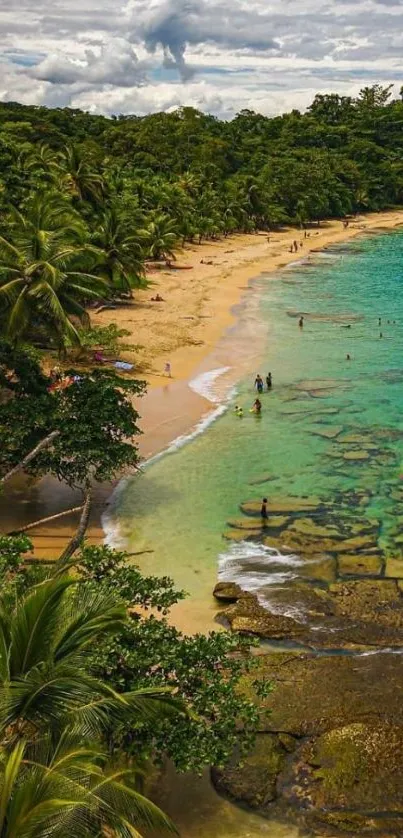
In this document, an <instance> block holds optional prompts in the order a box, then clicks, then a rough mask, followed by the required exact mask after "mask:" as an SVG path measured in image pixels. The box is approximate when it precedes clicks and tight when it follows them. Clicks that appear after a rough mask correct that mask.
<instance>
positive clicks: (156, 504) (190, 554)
mask: <svg viewBox="0 0 403 838" xmlns="http://www.w3.org/2000/svg"><path fill="white" fill-rule="evenodd" d="M260 289H261V317H262V318H263V319H264V320H265V321H266V322H267V323H268V327H269V328H268V338H267V348H266V352H265V354H264V357H263V358H262V360H261V365H260V370H256V371H255V370H254V371H253V373H252V372H251V375H250V376H248V378H247V379H244V380H242V381H241V382H240V383H239V385H238V392H237V395H236V396H235V397H234V402H233V404H235V402H236V403H238V404H241V405H242V406H243V407H244V417H243V419H238V417H237V416H235V415H234V411H233V405H230V407H229V409H228V411H227V412H226V413H224V415H222V416H221V417H220V418H218V420H217V421H216V422H215V423H214V424H212V425H211V426H210V427H209V429H208V430H207V432H206V433H204V434H202V435H200V436H198V437H196V438H195V439H193V441H192V442H191V443H190V444H189V445H187V446H184V447H182V448H180V449H179V450H178V451H175V449H174V452H173V453H170V454H169V455H167V456H165V457H162V458H161V459H159V460H158V461H157V462H155V463H154V464H153V465H151V466H150V467H149V468H147V469H146V471H145V474H144V475H143V476H141V477H140V479H134V480H133V481H131V482H130V483H129V484H128V485H127V486H126V489H125V491H124V492H123V493H122V495H121V497H120V500H119V508H118V517H119V521H120V523H121V525H122V527H123V530H124V532H125V534H126V536H127V538H128V540H129V543H130V544H131V546H133V547H134V545H135V547H134V549H136V550H141V549H145V550H152V551H153V552H151V553H149V554H146V555H144V557H142V559H141V566H142V567H143V568H144V570H146V571H147V572H158V573H164V574H165V573H166V574H170V575H172V576H173V577H174V579H175V581H176V583H177V584H178V585H179V586H181V587H184V588H185V589H186V590H187V591H188V592H189V593H190V594H191V596H192V601H191V603H190V604H188V606H186V607H188V608H190V612H191V613H192V615H193V618H194V620H195V621H196V622H197V617H198V615H199V614H200V619H201V622H202V621H203V620H204V619H205V618H206V610H205V609H206V602H208V607H209V609H210V610H211V617H213V614H214V603H213V602H212V601H211V590H212V588H213V586H214V583H215V581H216V578H217V568H218V565H219V564H220V567H221V573H222V574H225V568H226V562H227V558H226V557H227V554H228V562H229V563H230V564H232V565H234V558H235V560H237V559H238V558H239V555H237V553H238V554H239V550H240V549H241V550H242V546H241V548H239V546H237V547H236V548H232V550H231V549H229V546H228V542H226V541H225V540H223V538H222V534H223V531H224V530H225V528H226V522H227V521H228V520H230V519H234V518H239V517H240V513H239V504H240V503H241V502H242V501H245V500H248V499H259V498H261V497H262V495H263V494H266V493H267V494H268V495H269V496H276V495H277V496H285V495H290V494H291V495H314V496H318V495H320V496H323V497H326V498H331V497H332V496H333V495H334V493H335V492H336V491H338V490H345V489H349V488H350V489H351V488H357V487H365V488H367V489H368V488H369V489H371V491H372V492H373V498H372V501H371V503H372V513H373V515H376V516H378V517H379V516H380V517H381V518H382V521H383V524H384V531H385V537H386V536H387V532H388V527H389V525H390V524H391V522H392V521H393V515H394V513H395V509H394V506H393V502H391V500H390V497H389V492H390V489H391V486H392V488H393V484H394V483H396V485H398V484H399V479H400V477H401V475H402V473H403V466H402V461H403V444H402V440H397V441H396V440H392V441H391V440H386V441H385V445H384V447H383V458H384V459H385V462H384V463H382V464H380V463H379V462H377V461H374V460H373V459H372V457H371V458H370V459H369V460H368V461H367V462H364V463H352V462H344V461H343V460H341V461H340V459H334V458H333V457H332V456H331V454H332V452H334V451H335V449H336V445H337V444H336V442H335V441H332V440H329V439H324V438H322V437H321V436H317V435H316V431H317V430H318V429H322V430H323V429H324V428H328V427H333V426H334V427H337V428H340V427H343V428H344V429H345V430H346V431H348V432H350V431H351V432H353V433H358V434H359V433H360V430H361V429H362V428H367V429H368V428H371V429H373V428H377V429H379V428H383V429H385V428H394V429H402V428H403V410H402V409H403V354H402V350H403V233H402V232H394V233H391V234H388V235H381V236H372V237H361V238H360V239H358V240H355V241H353V242H352V243H349V244H347V245H343V246H336V247H334V248H332V249H328V250H327V251H325V252H324V253H323V254H313V255H312V257H311V261H310V263H309V264H301V265H299V266H297V267H294V268H289V269H286V270H284V271H282V272H281V273H280V274H279V275H278V278H277V279H276V280H274V281H273V277H272V276H271V275H270V276H268V277H267V279H265V277H264V276H263V277H262V278H261V282H260ZM300 312H305V315H306V317H305V325H304V328H303V329H300V328H299V326H298V317H297V316H296V315H297V314H299V313H300ZM378 318H381V319H382V325H381V326H379V325H378ZM388 321H390V323H388ZM393 321H395V322H393ZM349 325H351V328H345V327H346V326H349ZM380 333H382V335H383V337H382V338H381V337H380ZM238 349H239V348H238ZM347 354H349V355H350V356H351V361H347V360H346V356H347ZM258 371H259V372H260V373H261V375H262V376H265V375H266V373H267V372H268V371H271V372H272V374H273V382H274V387H273V390H272V391H271V392H269V393H264V394H263V397H262V402H263V410H262V414H261V416H260V417H256V416H255V415H253V414H251V413H250V412H249V409H250V407H251V406H252V403H253V401H254V398H255V395H256V394H255V392H254V389H253V381H254V376H255V372H258ZM301 388H303V389H301ZM320 388H327V389H320ZM336 411H337V412H336ZM265 476H267V477H270V481H269V482H267V483H262V484H256V482H255V481H256V480H259V479H260V478H262V479H263V478H264V477H265ZM402 485H403V484H402ZM245 549H246V551H248V549H250V545H249V546H248V548H246V547H245ZM234 550H235V553H234ZM240 558H241V560H242V556H241V557H240ZM263 558H264V557H263ZM267 558H269V557H266V559H267ZM235 564H236V561H235ZM238 564H239V562H238ZM241 564H242V561H241ZM267 564H268V567H267V571H268V575H269V574H270V567H269V565H270V561H267ZM282 570H283V572H284V573H285V575H286V576H287V575H288V574H289V573H292V568H289V567H288V565H286V566H285V567H284V568H283V569H282V568H281V567H280V568H278V569H277V572H281V571H282Z"/></svg>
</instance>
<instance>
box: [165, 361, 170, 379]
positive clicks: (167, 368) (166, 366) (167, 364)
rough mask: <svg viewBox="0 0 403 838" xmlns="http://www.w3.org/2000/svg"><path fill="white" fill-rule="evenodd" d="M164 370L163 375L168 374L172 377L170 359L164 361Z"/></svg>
mask: <svg viewBox="0 0 403 838" xmlns="http://www.w3.org/2000/svg"><path fill="white" fill-rule="evenodd" d="M164 372H165V375H167V376H168V378H172V370H171V364H170V361H167V362H166V364H165V367H164Z"/></svg>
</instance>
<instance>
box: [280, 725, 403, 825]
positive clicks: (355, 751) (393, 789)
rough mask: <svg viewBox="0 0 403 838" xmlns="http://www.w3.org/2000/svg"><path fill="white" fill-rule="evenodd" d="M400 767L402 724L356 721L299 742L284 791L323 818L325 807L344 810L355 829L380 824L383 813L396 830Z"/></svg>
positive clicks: (401, 801) (400, 811)
mask: <svg viewBox="0 0 403 838" xmlns="http://www.w3.org/2000/svg"><path fill="white" fill-rule="evenodd" d="M402 771H403V726H398V725H396V724H385V723H383V722H381V721H380V720H379V721H376V722H372V721H369V722H360V721H356V722H351V723H350V724H346V725H344V726H343V727H337V728H334V729H333V730H330V731H327V732H326V733H324V734H322V735H321V736H319V737H317V738H315V739H314V740H313V741H310V742H308V743H306V744H304V745H302V747H301V748H300V749H299V751H298V753H297V754H295V755H294V761H293V765H292V768H291V771H290V773H289V776H288V777H286V778H285V783H286V784H287V788H286V789H285V790H284V793H285V797H286V798H288V799H293V800H295V799H296V798H297V799H298V805H300V806H302V807H304V806H309V809H310V818H311V819H312V816H313V815H314V813H315V812H316V813H317V814H318V815H319V819H320V821H322V822H324V823H326V822H327V814H326V813H327V812H330V813H332V814H333V815H334V814H335V813H336V812H337V813H339V812H344V813H345V815H349V816H350V818H351V815H354V828H355V831H358V832H359V833H360V834H362V833H363V832H365V833H367V832H368V831H370V832H372V833H374V832H376V831H377V830H381V829H382V828H383V824H384V822H385V818H386V819H388V820H389V826H390V825H391V823H392V822H393V820H394V817H395V821H396V826H397V828H398V829H399V834H400V827H401V818H402V817H403V784H402V780H401V778H402ZM288 784H289V785H288ZM331 823H332V825H334V819H332V820H331ZM399 824H400V825H399Z"/></svg>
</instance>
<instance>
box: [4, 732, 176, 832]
mask: <svg viewBox="0 0 403 838" xmlns="http://www.w3.org/2000/svg"><path fill="white" fill-rule="evenodd" d="M138 773H139V772H136V770H135V769H133V768H129V767H125V766H122V765H116V764H114V763H113V762H112V761H111V760H110V758H108V756H107V754H106V753H105V752H104V751H103V750H102V749H101V748H100V747H99V746H97V745H94V744H93V743H92V744H87V743H86V742H82V741H81V740H78V739H77V737H75V736H74V735H72V734H71V733H69V732H68V731H63V732H62V733H61V734H60V735H59V736H57V737H52V736H51V735H46V736H44V737H43V738H42V739H41V740H40V741H39V742H38V743H36V745H35V747H32V746H29V745H27V743H26V742H24V741H21V742H19V743H18V744H17V745H16V746H15V747H14V748H13V749H11V750H10V751H8V752H7V751H3V752H2V754H1V755H0V835H1V838H15V836H17V835H18V836H19V838H40V836H45V835H46V836H49V838H69V836H71V835H79V836H80V838H90V837H91V836H92V837H93V838H99V836H101V835H103V836H106V835H108V836H122V838H130V836H137V838H140V836H141V833H140V832H139V829H142V828H143V827H145V828H146V829H147V830H149V829H152V830H153V831H154V830H155V831H156V830H158V834H161V833H162V832H170V833H174V834H177V830H176V829H175V827H174V825H173V823H172V821H170V820H169V818H168V817H166V815H164V814H163V812H161V810H160V809H158V808H157V806H155V805H154V804H153V803H151V801H150V800H148V799H147V798H146V797H144V796H143V795H142V794H140V793H139V791H138V790H137V788H136V786H137V782H136V780H137V776H138Z"/></svg>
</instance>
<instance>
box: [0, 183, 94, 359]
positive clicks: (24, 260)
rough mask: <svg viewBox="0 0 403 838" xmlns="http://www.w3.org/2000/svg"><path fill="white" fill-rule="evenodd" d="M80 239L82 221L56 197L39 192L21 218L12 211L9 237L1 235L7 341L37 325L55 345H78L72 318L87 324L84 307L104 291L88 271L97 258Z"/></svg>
mask: <svg viewBox="0 0 403 838" xmlns="http://www.w3.org/2000/svg"><path fill="white" fill-rule="evenodd" d="M84 235H85V228H84V227H83V223H82V221H81V220H80V218H79V217H78V216H77V215H76V214H75V213H74V211H72V210H71V208H70V207H69V206H68V205H66V203H65V202H64V201H63V199H62V198H60V196H59V195H55V194H53V195H52V194H51V195H47V196H46V198H45V197H44V196H43V195H41V194H38V195H37V196H36V197H35V198H34V199H33V201H32V203H31V205H30V206H29V207H28V210H27V213H26V214H23V213H21V212H18V211H17V210H14V211H13V216H12V219H11V229H10V234H9V236H8V238H5V237H3V236H0V311H1V310H2V311H3V317H4V321H5V335H6V337H7V338H8V339H9V340H10V341H12V342H18V341H19V340H21V339H23V338H24V337H26V336H27V334H32V333H35V330H37V329H38V327H40V329H41V330H42V331H45V332H47V333H48V334H49V333H53V335H54V337H55V338H56V342H57V344H58V345H59V346H65V345H68V344H78V343H79V334H78V331H77V329H76V326H75V325H74V320H77V319H78V320H79V321H81V323H83V324H88V321H89V318H88V314H87V312H86V308H85V305H86V303H87V302H88V300H91V299H98V298H99V297H101V296H103V295H104V294H105V290H106V289H107V283H106V281H105V280H103V279H102V278H100V277H99V276H96V275H95V274H94V273H91V272H90V270H91V269H92V268H93V267H95V265H96V263H97V262H99V260H100V255H99V254H96V252H95V250H94V249H91V248H90V247H89V246H88V245H86V244H84Z"/></svg>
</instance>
